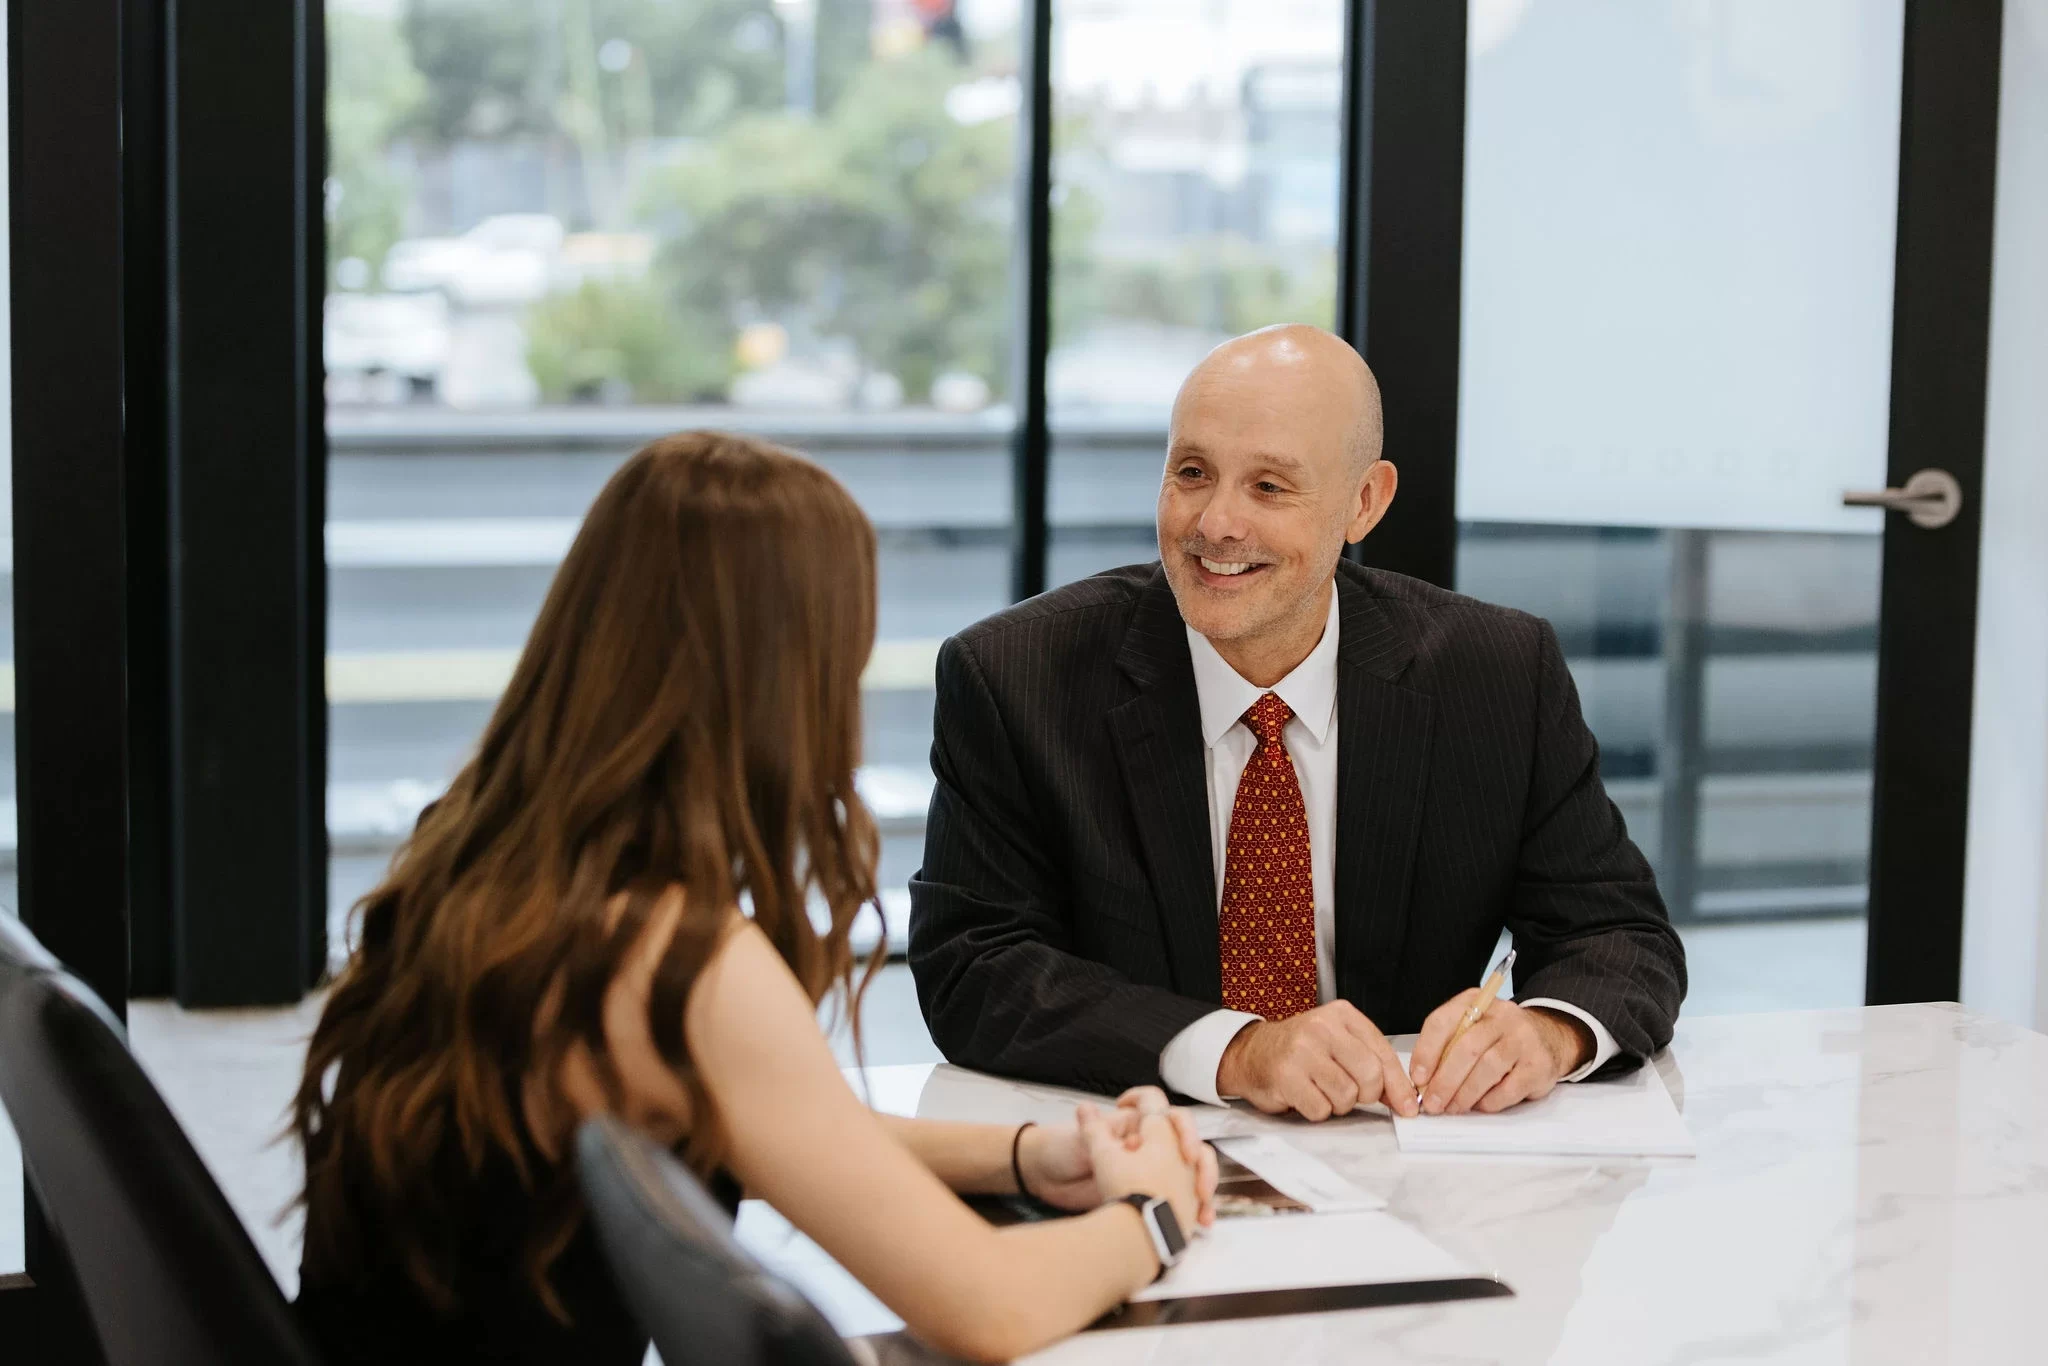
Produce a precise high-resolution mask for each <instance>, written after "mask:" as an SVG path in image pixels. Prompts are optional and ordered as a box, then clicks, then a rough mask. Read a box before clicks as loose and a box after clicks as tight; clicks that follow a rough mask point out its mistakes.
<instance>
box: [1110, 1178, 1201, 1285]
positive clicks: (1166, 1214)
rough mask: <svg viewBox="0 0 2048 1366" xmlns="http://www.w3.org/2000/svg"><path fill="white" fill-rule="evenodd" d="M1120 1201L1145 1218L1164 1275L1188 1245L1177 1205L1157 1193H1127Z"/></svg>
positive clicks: (1160, 1269)
mask: <svg viewBox="0 0 2048 1366" xmlns="http://www.w3.org/2000/svg"><path fill="white" fill-rule="evenodd" d="M1118 1203H1120V1204H1125V1205H1129V1206H1130V1207H1131V1208H1132V1209H1134V1210H1136V1211H1137V1212H1138V1217H1139V1218H1141V1219H1143V1220H1144V1221H1145V1232H1146V1233H1148V1234H1150V1235H1151V1237H1152V1251H1153V1252H1154V1253H1155V1254H1156V1255H1157V1256H1158V1258H1159V1275H1160V1276H1164V1275H1165V1274H1166V1269H1167V1268H1168V1267H1170V1266H1172V1265H1173V1264H1174V1263H1175V1262H1177V1261H1179V1260H1180V1257H1181V1254H1182V1253H1183V1252H1186V1251H1187V1249H1188V1239H1187V1235H1186V1234H1185V1233H1183V1232H1181V1227H1180V1219H1179V1218H1178V1217H1177V1216H1176V1215H1175V1214H1174V1212H1173V1206H1172V1205H1170V1204H1168V1203H1167V1202H1166V1201H1164V1200H1162V1199H1160V1198H1159V1197H1158V1196H1155V1195H1126V1196H1124V1197H1123V1199H1122V1200H1121V1201H1119V1202H1118ZM1153 1279H1154V1280H1157V1279H1159V1277H1158V1276H1155V1277H1153Z"/></svg>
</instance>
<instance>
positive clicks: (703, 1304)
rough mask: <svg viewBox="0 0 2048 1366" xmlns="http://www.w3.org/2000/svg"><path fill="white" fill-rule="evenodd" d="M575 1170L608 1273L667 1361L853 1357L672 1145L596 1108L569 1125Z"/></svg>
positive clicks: (790, 1365)
mask: <svg viewBox="0 0 2048 1366" xmlns="http://www.w3.org/2000/svg"><path fill="white" fill-rule="evenodd" d="M576 1171H577V1176H578V1177H579V1179H580V1180H581V1181H582V1185H583V1195H584V1200H585V1202H586V1203H587V1204H588V1206H589V1208H590V1217H591V1219H592V1221H593V1222H594V1223H595V1224H596V1226H597V1234H598V1241H599V1242H600V1243H601V1244H602V1245H603V1246H604V1250H605V1257H606V1259H607V1260H608V1261H609V1262H610V1263H611V1268H612V1276H613V1278H614V1280H616V1281H617V1283H618V1287H619V1291H620V1293H621V1294H622V1295H623V1296H624V1297H625V1300H626V1303H627V1304H629V1305H631V1306H632V1309H633V1313H634V1316H635V1317H637V1318H638V1319H639V1320H640V1326H641V1327H642V1328H644V1329H645V1330H646V1331H647V1334H648V1336H649V1337H651V1338H653V1339H654V1345H655V1347H656V1348H657V1349H658V1350H659V1351H660V1352H661V1359H662V1361H663V1362H664V1363H666V1366H710V1364H711V1363H717V1364H718V1366H854V1358H853V1356H852V1355H851V1354H850V1353H849V1352H848V1351H847V1348H846V1344H845V1343H843V1342H842V1341H840V1338H839V1335H838V1333H836V1332H834V1331H833V1329H832V1325H831V1324H829V1323H827V1322H826V1321H825V1317H824V1315H822V1314H820V1313H819V1312H818V1311H817V1310H816V1309H815V1308H814V1307H812V1305H811V1302H810V1301H809V1300H807V1299H805V1298H804V1297H803V1295H802V1294H800V1293H799V1292H798V1291H797V1290H796V1289H795V1288H794V1287H793V1286H791V1285H790V1284H789V1283H788V1282H786V1281H784V1280H782V1279H781V1278H780V1277H778V1276H776V1275H774V1274H773V1273H772V1272H770V1271H768V1270H767V1269H766V1268H765V1267H763V1266H762V1265H761V1264H760V1263H758V1262H756V1261H755V1260H754V1259H753V1258H752V1257H750V1256H748V1255H747V1253H746V1251H745V1249H743V1248H741V1247H740V1245H739V1244H738V1243H737V1242H736V1241H734V1239H733V1236H732V1225H731V1220H730V1217H729V1216H728V1215H727V1214H726V1212H725V1210H724V1209H723V1208H721V1207H720V1206H719V1204H718V1202H717V1201H716V1200H714V1199H712V1198H711V1194H710V1192H708V1191H706V1190H705V1189H704V1187H703V1185H702V1183H700V1182H699V1181H698V1180H697V1178H696V1177H695V1176H694V1175H692V1174H691V1172H690V1169H689V1168H688V1167H685V1166H684V1165H683V1164H682V1163H681V1162H679V1161H677V1160H676V1158H675V1155H674V1154H672V1153H669V1152H667V1151H666V1150H664V1149H662V1148H661V1147H659V1146H657V1145H656V1144H655V1143H653V1142H651V1141H650V1140H648V1139H647V1138H645V1137H644V1136H642V1135H641V1134H639V1133H636V1132H634V1131H633V1130H631V1129H629V1128H627V1127H626V1126H625V1125H624V1124H621V1123H620V1122H619V1121H617V1120H615V1119H612V1118H609V1117H600V1118H596V1119H590V1120H586V1121H585V1122H584V1124H583V1126H582V1128H581V1129H580V1130H579V1131H578V1132H577V1135H576Z"/></svg>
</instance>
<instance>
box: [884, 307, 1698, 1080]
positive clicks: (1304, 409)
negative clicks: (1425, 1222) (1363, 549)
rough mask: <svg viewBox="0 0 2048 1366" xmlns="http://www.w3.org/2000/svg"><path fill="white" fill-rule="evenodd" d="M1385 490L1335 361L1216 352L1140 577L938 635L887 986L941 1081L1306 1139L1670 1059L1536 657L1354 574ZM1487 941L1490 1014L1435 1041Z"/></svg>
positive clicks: (1100, 582) (1544, 666)
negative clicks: (1211, 1116) (909, 862)
mask: <svg viewBox="0 0 2048 1366" xmlns="http://www.w3.org/2000/svg"><path fill="white" fill-rule="evenodd" d="M1398 484H1399V478H1398V476H1397V474H1396V472H1395V469H1394V466H1393V464H1392V463H1391V462H1389V461H1387V460H1385V459H1383V458H1381V430H1380V401H1379V389H1378V386H1377V384H1376V383H1375V382H1374V380H1373V377H1372V374H1371V372H1370V371H1369V370H1368V369H1367V368H1366V365H1365V362H1364V361H1363V360H1361V359H1360V358H1359V356H1358V354H1357V353H1356V352H1355V351H1353V350H1352V349H1351V348H1350V347H1349V346H1348V345H1346V344H1345V343H1344V342H1343V341H1341V340H1340V339H1338V338H1336V337H1334V336H1332V335H1330V334H1329V333H1327V332H1323V331H1320V330H1319V329H1315V328H1308V327H1281V328H1269V329H1267V330H1265V331H1262V332H1255V333H1252V334H1251V335H1250V336H1246V337H1240V338H1238V339H1237V340H1235V341H1232V342H1229V343H1226V344H1225V345H1223V346H1222V347H1219V348H1218V349H1217V350H1216V351H1215V352H1213V353H1212V354H1211V355H1210V356H1209V357H1208V358H1207V359H1206V360H1204V361H1203V362H1202V363H1201V364H1200V365H1199V366H1197V367H1196V369H1195V371H1194V373H1193V374H1191V375H1190V376H1189V377H1188V379H1187V382H1186V383H1185V384H1184V385H1183V386H1182V388H1181V391H1180V395H1179V397H1178V399H1177V400H1176V401H1175V403H1174V408H1173V419H1172V426H1171V430H1170V432H1169V433H1168V443H1167V452H1166V468H1165V473H1164V477H1163V478H1162V480H1161V483H1160V489H1159V511H1158V521H1159V560H1158V561H1157V562H1155V563H1152V564H1144V565H1135V566H1131V567H1128V568H1124V569H1114V570H1110V571H1109V572H1107V573H1104V574H1098V575H1096V576H1095V577H1094V578H1091V579H1085V580H1083V581H1081V582H1080V583H1075V584H1070V585H1068V586H1067V587H1065V588H1061V589H1057V590H1055V591H1054V592H1051V593H1047V594H1045V595H1044V596H1042V597H1038V598H1034V599H1032V600H1031V601H1029V602H1026V603H1022V604H1020V605H1018V606H1016V607H1013V608H1011V609H1009V610H1008V611H1005V612H1000V613H998V614H997V615H995V616H993V617H990V618H988V619H987V620H985V621H982V622H980V623H978V624H977V625H975V626H972V627H970V628H968V629H967V630H965V631H963V632H961V633H960V634H959V635H957V636H955V637H953V638H952V639H951V640H948V641H947V642H946V643H945V645H944V647H943V648H941V650H940V651H939V662H938V703H937V710H936V714H935V717H934V735H933V741H932V772H933V775H934V777H935V779H936V787H935V788H934V791H933V795H932V805H931V818H930V822H929V824H928V825H927V826H926V831H925V858H924V866H923V868H922V869H920V870H919V872H918V874H917V876H916V877H915V878H914V879H912V881H911V884H910V897H911V911H910V964H911V969H912V971H913V972H914V973H915V975H916V978H917V988H918V996H919V999H920V1001H921V1002H922V1004H923V1007H924V1014H925V1020H926V1022H927V1023H928V1024H929V1025H930V1027H931V1031H932V1037H933V1038H934V1039H935V1040H936V1041H937V1042H938V1044H939V1047H940V1048H941V1049H942V1050H944V1052H945V1054H946V1056H947V1057H948V1058H950V1059H952V1060H953V1061H954V1062H956V1063H960V1064H962V1065H963V1066H968V1067H975V1068H980V1069H982V1070H985V1071H991V1072H998V1073H1004V1074H1008V1075H1011V1076H1016V1077H1023V1078H1028V1079H1032V1080H1039V1081H1047V1082H1057V1083H1061V1084H1064V1085H1069V1086H1078V1087H1082V1088H1085V1089H1088V1090H1094V1091H1102V1092H1117V1091H1121V1090H1122V1089H1124V1088H1125V1087H1128V1086H1133V1085H1136V1084H1139V1083H1163V1084H1164V1085H1165V1086H1167V1087H1168V1088H1169V1089H1171V1090H1174V1091H1176V1092H1179V1093H1181V1094H1183V1095H1186V1096H1190V1097H1194V1098H1196V1099H1198V1100H1204V1101H1209V1102H1212V1103H1215V1102H1220V1101H1222V1100H1226V1099H1231V1098H1240V1097H1241V1098H1243V1099H1245V1100H1248V1101H1250V1102H1251V1103H1253V1104H1255V1105H1256V1106H1258V1107H1259V1108H1260V1109H1262V1110H1265V1111H1267V1112H1269V1113H1278V1112H1283V1111H1289V1110H1291V1111H1294V1112H1297V1113H1299V1114H1301V1115H1302V1116H1304V1117H1306V1118H1308V1119H1311V1120H1320V1119H1324V1118H1327V1117H1329V1116H1331V1115H1341V1114H1345V1113H1347V1112H1349V1111H1350V1110H1353V1109H1355V1108H1357V1107H1359V1106H1361V1105H1368V1104H1372V1103H1375V1102H1380V1103H1384V1104H1386V1105H1388V1106H1390V1107H1391V1108H1393V1109H1394V1110H1396V1111H1398V1112H1400V1113H1403V1114H1414V1113H1416V1111H1417V1110H1418V1109H1421V1110H1426V1111H1429V1112H1431V1113H1462V1112H1466V1111H1473V1110H1477V1111H1485V1112H1494V1111H1499V1110H1504V1109H1506V1108H1508V1107H1510V1106H1512V1105H1516V1104H1519V1103H1521V1102H1522V1101H1525V1100H1529V1099H1533V1098H1536V1097H1539V1096H1542V1095H1544V1094H1546V1093H1548V1092H1549V1090H1550V1089H1551V1088H1552V1087H1553V1086H1555V1085H1556V1084H1557V1083H1559V1082H1560V1081H1576V1080H1580V1079H1583V1078H1586V1077H1589V1076H1593V1075H1595V1074H1597V1073H1600V1072H1602V1071H1606V1070H1618V1069H1620V1068H1623V1067H1627V1066H1630V1065H1633V1064H1634V1063H1638V1062H1640V1060H1641V1059H1643V1058H1644V1057H1647V1056H1648V1055H1649V1054H1651V1053H1652V1052H1654V1051H1656V1050H1657V1049H1660V1048H1662V1047H1663V1046H1664V1045H1665V1044H1666V1043H1668V1042H1669V1041H1670V1039H1671V1031H1672V1026H1673V1024H1674V1023H1675V1020H1676V1017H1677V1014H1678V1005H1679V1001H1680V1000H1681V999H1682V998H1683V996H1684V994H1685V955H1684V950H1683V948H1682V947H1681V945H1680V943H1679V940H1678V937H1677V935H1676V934H1674V933H1673V932H1672V929H1671V925H1670V922H1669V919H1668V918H1667V917H1666V915H1665V912H1664V906H1663V902H1662V900H1661V899H1660V898H1659V897H1658V895H1657V888H1656V884H1655V882H1654V880H1653V878H1652V876H1651V873H1650V868H1649V865H1648V864H1647V863H1646V862H1645V860H1644V859H1643V856H1642V854H1641V853H1640V852H1639V851H1638V850H1637V849H1636V847H1635V845H1634V844H1632V843H1631V842H1630V841H1629V838H1628V834H1627V832H1626V830H1625V829H1624V828H1623V825H1622V820H1621V815H1620V813H1619V812H1618V811H1616V810H1615V808H1614V804H1613V803H1612V802H1610V801H1609V800H1608V798H1607V793H1606V790H1605V789H1604V788H1603V787H1602V785H1601V782H1600V770H1599V760H1598V751H1597V749H1596V747H1595V745H1594V742H1593V737H1592V735H1591V734H1590V733H1589V732H1588V731H1587V729H1586V724H1585V721H1584V719H1583V718H1582V717H1581V716H1580V713H1579V702H1578V694H1577V692H1576V690H1575V689H1574V687H1573V685H1572V678H1571V675H1570V673H1569V672H1567V671H1566V669H1565V663H1564V657H1563V655H1562V653H1561V652H1560V650H1559V648H1558V643H1557V637H1556V635H1555V633H1553V632H1552V630H1551V629H1550V627H1549V625H1548V624H1547V623H1545V622H1543V621H1540V620H1538V619H1537V618H1535V617H1531V616H1528V615H1526V614H1524V613H1521V612H1514V611H1510V610H1508V609H1505V608H1501V607H1493V606H1489V605H1487V604H1485V603H1481V602H1476V601H1474V600H1472V599H1470V598H1463V597H1459V596H1458V595H1457V594H1455V593H1448V592H1445V591H1443V590H1442V589H1438V588H1434V587H1431V586H1430V585H1428V584H1425V583H1421V582H1418V581H1416V580H1414V579H1408V578H1403V577H1402V576H1400V575H1398V574H1390V573H1386V572H1384V571H1381V570H1375V569H1365V568H1361V567H1359V566H1358V565H1356V564H1353V563H1351V562H1350V561H1348V560H1345V559H1344V558H1343V549H1344V547H1345V545H1347V544H1356V543H1357V542H1358V541H1360V540H1363V539H1364V538H1365V537H1366V536H1367V535H1368V534H1370V533H1371V531H1372V529H1373V527H1374V526H1375V525H1377V524H1378V523H1379V521H1380V519H1381V518H1382V517H1384V516H1385V515H1386V513H1387V509H1388V507H1389V506H1390V505H1391V504H1392V502H1393V500H1394V493H1395V490H1396V488H1397V487H1398ZM1503 929H1505V930H1507V931H1509V932H1511V933H1512V935H1513V937H1514V943H1515V947H1516V950H1517V952H1518V955H1519V958H1518V962H1517V964H1516V968H1515V974H1514V986H1515V999H1514V1000H1501V1001H1497V1002H1495V1003H1494V1004H1493V1005H1492V1006H1491V1008H1490V1009H1489V1010H1488V1011H1487V1012H1486V1014H1485V1015H1484V1017H1483V1018H1482V1019H1481V1020H1480V1021H1479V1023H1478V1024H1476V1025H1474V1026H1473V1027H1471V1028H1469V1029H1468V1030H1466V1031H1465V1032H1464V1033H1463V1034H1462V1035H1459V1036H1457V1037H1456V1040H1455V1043H1453V1042H1452V1040H1453V1036H1454V1033H1455V1031H1456V1028H1457V1025H1458V1022H1459V1020H1460V1019H1461V1018H1462V1017H1463V1016H1464V1015H1465V1014H1466V1012H1467V1011H1468V1010H1469V1008H1470V1007H1471V1006H1472V1005H1473V1004H1474V1002H1475V1001H1476V1000H1477V999H1478V992H1477V989H1476V986H1475V984H1476V983H1478V982H1479V980H1480V978H1481V977H1482V976H1483V975H1484V974H1485V972H1486V969H1487V966H1488V958H1489V955H1490V954H1491V953H1492V952H1493V949H1494V945H1495V943H1496V942H1497V940H1498V939H1499V937H1500V934H1501V931H1502V930H1503ZM1415 1031H1420V1036H1421V1037H1420V1038H1419V1040H1418V1041H1417V1044H1416V1048H1415V1054H1414V1058H1413V1060H1412V1069H1411V1070H1409V1071H1404V1070H1403V1068H1402V1067H1401V1065H1400V1062H1399V1060H1398V1058H1397V1057H1396V1055H1395V1053H1394V1051H1393V1049H1392V1048H1391V1047H1390V1046H1389V1045H1388V1043H1387V1039H1386V1036H1387V1035H1389V1034H1398V1033H1408V1032H1415ZM1447 1045H1449V1046H1448V1047H1447Z"/></svg>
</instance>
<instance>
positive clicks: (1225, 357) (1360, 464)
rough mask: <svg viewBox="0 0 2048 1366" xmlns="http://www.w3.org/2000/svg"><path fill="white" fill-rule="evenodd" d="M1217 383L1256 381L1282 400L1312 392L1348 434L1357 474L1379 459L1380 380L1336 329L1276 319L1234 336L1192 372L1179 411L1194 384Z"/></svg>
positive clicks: (1381, 437)
mask: <svg viewBox="0 0 2048 1366" xmlns="http://www.w3.org/2000/svg"><path fill="white" fill-rule="evenodd" d="M1218 382H1222V383H1234V384H1239V385H1241V384H1246V383H1250V384H1256V385H1258V386H1260V387H1261V388H1263V389H1266V390H1268V391H1269V392H1270V393H1271V394H1272V396H1273V398H1274V400H1275V401H1278V402H1286V401H1288V400H1289V399H1290V398H1295V397H1302V396H1307V395H1309V394H1313V396H1314V402H1313V403H1312V404H1311V405H1309V406H1313V407H1318V408H1326V409H1327V410H1328V411H1329V416H1330V418H1331V420H1333V421H1335V422H1337V423H1338V430H1340V431H1341V432H1342V433H1343V441H1344V447H1345V453H1346V455H1347V456H1348V457H1349V459H1350V462H1351V471H1352V473H1354V474H1363V473H1364V472H1365V470H1366V467H1367V466H1369V465H1371V464H1372V462H1373V461H1375V460H1377V459H1379V458H1380V452H1381V450H1382V449H1383V448H1384V446H1385V442H1386V438H1385V427H1384V425H1383V421H1382V418H1381V415H1380V386H1379V381H1378V380H1376V379H1374V378H1373V373H1372V370H1371V368H1370V367H1369V366H1367V365H1366V363H1365V358H1364V357H1363V356H1360V355H1359V354H1358V352H1357V351H1355V350H1354V349H1352V346H1351V343H1349V342H1347V341H1345V340H1344V339H1343V338H1342V337H1339V336H1338V335H1336V334H1335V333H1334V332H1328V331H1325V330H1324V329H1322V328H1320V327H1311V326H1310V325H1308V324H1307V323H1277V324H1275V325H1274V326H1272V327H1262V328H1260V329H1259V330H1258V331H1256V332H1247V333H1245V334H1244V335H1243V336H1241V337H1233V338H1231V339H1230V340H1229V341H1227V342H1224V343H1223V344H1222V345H1221V346H1219V347H1217V348H1216V349H1215V350H1213V351H1211V352H1210V353H1209V354H1208V355H1207V356H1206V357H1204V358H1203V359H1202V361H1201V363H1200V364H1198V365H1196V366H1195V368H1194V369H1193V370H1192V371H1190V372H1189V374H1188V377H1187V379H1186V380H1184V381H1183V382H1182V384H1181V390H1180V395H1179V397H1177V398H1176V399H1175V400H1174V412H1175V415H1176V416H1178V415H1179V413H1180V409H1181V404H1182V402H1183V401H1184V400H1185V399H1186V398H1187V397H1188V391H1189V389H1191V388H1197V387H1207V386H1209V385H1212V384H1215V383H1218ZM1296 406H1297V407H1298V406H1300V405H1296Z"/></svg>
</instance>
